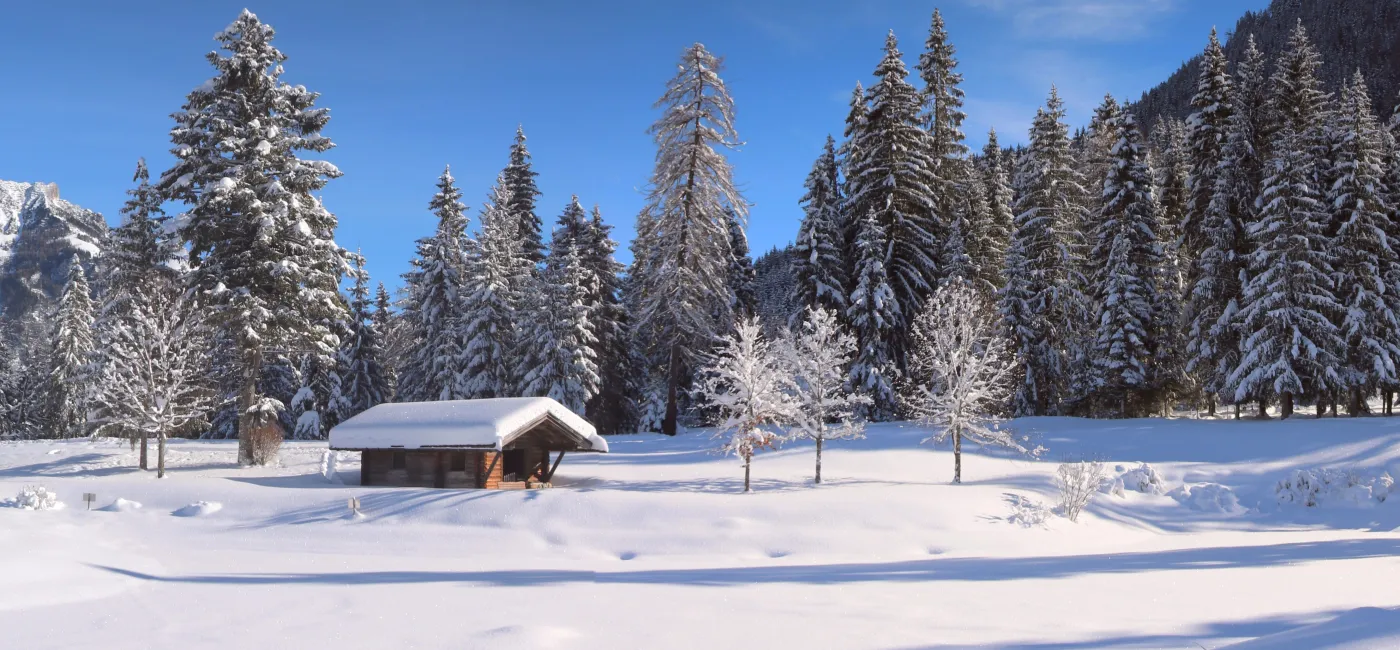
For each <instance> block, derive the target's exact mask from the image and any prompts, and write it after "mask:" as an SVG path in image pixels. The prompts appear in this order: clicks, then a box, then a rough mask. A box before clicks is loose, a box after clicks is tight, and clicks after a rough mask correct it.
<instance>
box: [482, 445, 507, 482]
mask: <svg viewBox="0 0 1400 650" xmlns="http://www.w3.org/2000/svg"><path fill="white" fill-rule="evenodd" d="M499 456H500V453H499V452H494V451H483V452H481V458H480V460H479V461H478V462H477V468H478V474H477V475H478V476H481V477H484V478H483V479H482V480H481V481H480V482H478V483H477V485H479V486H481V487H483V488H486V489H488V490H497V489H500V487H501V480H502V477H504V476H505V473H504V470H505V468H504V467H502V466H501V461H502V460H504V459H502V458H498V457H499ZM492 461H495V462H494V463H493V462H492ZM492 465H495V466H494V467H492ZM488 469H489V470H491V473H490V474H487V473H486V470H488Z"/></svg>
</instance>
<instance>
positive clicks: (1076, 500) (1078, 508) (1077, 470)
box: [1055, 460, 1104, 521]
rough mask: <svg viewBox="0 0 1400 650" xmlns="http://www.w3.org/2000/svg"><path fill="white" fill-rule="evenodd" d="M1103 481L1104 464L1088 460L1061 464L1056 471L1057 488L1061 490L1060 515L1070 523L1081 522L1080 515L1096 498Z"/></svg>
mask: <svg viewBox="0 0 1400 650" xmlns="http://www.w3.org/2000/svg"><path fill="white" fill-rule="evenodd" d="M1103 479H1104V466H1103V463H1100V462H1097V461H1088V460H1085V461H1079V462H1074V463H1060V467H1059V469H1057V470H1056V471H1055V487H1057V488H1059V490H1060V506H1059V511H1060V514H1061V515H1063V516H1064V517H1065V518H1067V519H1069V520H1070V521H1079V513H1080V512H1083V511H1084V507H1085V506H1087V505H1089V501H1091V500H1092V499H1093V498H1094V493H1095V492H1098V490H1099V484H1101V483H1103Z"/></svg>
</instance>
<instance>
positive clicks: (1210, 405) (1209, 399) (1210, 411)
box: [1206, 395, 1215, 417]
mask: <svg viewBox="0 0 1400 650" xmlns="http://www.w3.org/2000/svg"><path fill="white" fill-rule="evenodd" d="M1206 415H1209V416H1210V417H1215V396H1214V395H1207V396H1206Z"/></svg>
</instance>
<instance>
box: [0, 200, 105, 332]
mask: <svg viewBox="0 0 1400 650" xmlns="http://www.w3.org/2000/svg"><path fill="white" fill-rule="evenodd" d="M106 238H107V222H106V221H105V220H104V219H103V218H102V215H101V214H98V213H97V212H94V211H92V210H88V209H87V208H83V207H81V206H78V205H75V204H73V203H70V202H68V201H65V200H63V199H61V198H59V190H58V184H56V183H42V182H34V183H27V182H20V181H7V180H0V309H3V311H4V313H5V314H7V315H10V316H13V317H20V316H23V315H24V314H26V313H28V312H29V310H30V309H31V308H32V307H34V306H35V305H36V304H38V302H39V301H40V300H41V299H44V300H50V299H53V298H54V297H56V296H57V295H58V291H59V290H60V289H61V288H62V286H63V282H64V280H65V278H66V277H67V275H68V265H69V263H70V261H71V260H72V259H74V258H75V257H76V258H78V259H80V260H81V261H83V262H89V261H91V260H92V259H93V258H95V257H97V256H98V255H100V254H101V253H102V243H103V242H104V241H105V240H106Z"/></svg>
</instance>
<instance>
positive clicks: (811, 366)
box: [779, 307, 870, 484]
mask: <svg viewBox="0 0 1400 650" xmlns="http://www.w3.org/2000/svg"><path fill="white" fill-rule="evenodd" d="M796 320H798V323H797V324H796V325H795V327H794V331H790V332H789V333H788V335H787V336H786V337H784V339H783V340H782V341H781V342H780V343H779V348H780V350H781V352H782V354H783V356H784V357H785V362H784V365H785V366H786V367H787V369H788V371H789V372H791V373H792V377H793V382H794V384H795V386H794V388H795V390H794V395H795V397H796V400H797V404H796V409H795V410H794V413H793V417H792V427H791V429H790V430H789V432H790V433H791V434H792V435H794V436H798V437H802V438H807V439H809V440H812V441H814V442H815V443H816V446H817V466H816V478H815V479H814V480H813V482H814V483H818V484H820V483H821V482H822V445H823V443H824V442H825V441H827V440H848V439H851V438H863V437H865V433H864V432H865V426H864V425H863V424H861V423H860V422H857V421H855V420H854V418H855V415H856V410H857V409H859V408H860V407H861V406H864V405H866V404H868V403H870V398H869V397H867V396H865V395H862V394H859V393H852V392H849V391H847V390H846V367H847V366H848V365H850V363H851V360H852V358H854V355H855V351H856V339H855V337H854V336H851V334H850V333H849V332H847V331H846V330H845V328H843V327H842V326H841V321H840V320H839V319H837V318H836V314H835V313H834V312H831V311H829V310H826V309H822V308H820V307H808V308H807V313H806V314H805V315H804V316H803V317H802V318H800V319H796Z"/></svg>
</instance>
